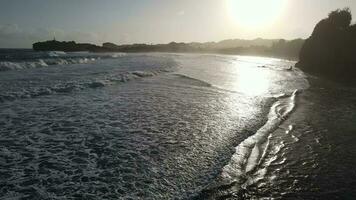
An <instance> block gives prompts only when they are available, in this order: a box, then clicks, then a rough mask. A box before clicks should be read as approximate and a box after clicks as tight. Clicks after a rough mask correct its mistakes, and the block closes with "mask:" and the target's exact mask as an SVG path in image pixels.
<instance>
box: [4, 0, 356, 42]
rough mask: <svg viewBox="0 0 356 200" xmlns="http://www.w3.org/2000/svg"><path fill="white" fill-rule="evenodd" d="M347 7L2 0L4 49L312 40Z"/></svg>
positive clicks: (265, 0) (195, 0) (284, 0)
mask: <svg viewBox="0 0 356 200" xmlns="http://www.w3.org/2000/svg"><path fill="white" fill-rule="evenodd" d="M344 7H349V8H350V9H351V11H352V14H353V16H356V0H0V48H30V47H31V45H32V43H34V42H36V41H44V40H49V39H53V37H54V36H55V37H56V39H57V40H74V41H77V42H89V43H95V44H99V45H100V44H102V43H103V42H113V43H116V44H132V43H148V44H151V43H153V44H157V43H168V42H171V41H176V42H208V41H220V40H224V39H235V38H240V39H254V38H258V37H261V38H269V39H277V38H284V39H294V38H307V37H308V36H309V35H310V34H311V32H312V31H313V28H314V26H315V24H316V23H317V22H318V21H320V20H321V19H322V18H325V17H327V15H328V13H329V12H330V11H332V10H335V9H337V8H344ZM355 19H356V17H355Z"/></svg>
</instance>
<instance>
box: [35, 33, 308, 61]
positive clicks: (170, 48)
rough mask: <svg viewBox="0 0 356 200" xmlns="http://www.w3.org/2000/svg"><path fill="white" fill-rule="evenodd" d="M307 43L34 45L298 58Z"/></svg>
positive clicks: (40, 47) (44, 48) (37, 46)
mask: <svg viewBox="0 0 356 200" xmlns="http://www.w3.org/2000/svg"><path fill="white" fill-rule="evenodd" d="M303 43H304V40H303V39H295V40H290V41H288V40H283V39H281V40H279V39H262V38H257V39H254V40H241V39H230V40H223V41H220V42H205V43H199V42H191V43H183V42H180V43H178V42H170V43H168V44H125V45H116V44H114V43H110V42H106V43H103V45H102V46H97V45H93V44H85V43H84V44H81V43H75V42H74V41H70V42H60V41H56V40H51V41H45V42H37V43H34V44H33V49H34V50H36V51H65V52H68V51H69V52H71V51H72V52H73V51H91V52H190V53H223V54H239V55H256V56H272V57H282V58H287V59H297V58H298V55H299V51H300V49H301V47H302V45H303Z"/></svg>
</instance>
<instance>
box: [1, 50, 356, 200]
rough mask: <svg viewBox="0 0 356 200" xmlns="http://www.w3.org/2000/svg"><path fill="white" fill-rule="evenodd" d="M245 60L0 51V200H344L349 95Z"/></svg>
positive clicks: (354, 107)
mask: <svg viewBox="0 0 356 200" xmlns="http://www.w3.org/2000/svg"><path fill="white" fill-rule="evenodd" d="M294 64H295V62H293V61H287V60H281V59H274V58H262V57H251V56H228V55H212V54H168V53H145V54H123V53H89V52H78V53H64V52H33V51H31V50H1V51H0V199H21V198H24V199H26V198H27V199H327V198H330V199H338V198H339V199H352V198H353V197H354V195H355V193H356V190H355V187H354V184H355V180H356V171H355V168H354V166H356V165H355V164H356V159H354V158H355V156H356V146H355V145H354V144H356V136H355V133H356V124H355V122H356V114H355V113H356V112H355V111H356V103H355V102H356V90H355V88H352V87H345V86H342V85H338V84H336V83H332V82H328V81H325V80H321V79H318V78H315V77H311V76H309V75H307V74H304V73H302V72H301V71H300V70H299V69H297V68H293V67H291V66H293V65H294Z"/></svg>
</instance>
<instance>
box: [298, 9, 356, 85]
mask: <svg viewBox="0 0 356 200" xmlns="http://www.w3.org/2000/svg"><path fill="white" fill-rule="evenodd" d="M351 20H352V16H351V12H350V10H349V9H348V8H346V9H343V10H335V11H333V12H331V13H330V14H329V16H328V17H327V18H325V19H323V20H321V21H320V22H319V23H318V24H317V25H316V26H315V28H314V31H313V33H312V35H311V36H310V37H309V38H308V39H307V40H306V41H305V43H304V45H303V47H302V49H301V51H300V53H299V62H298V63H297V65H296V66H297V67H298V68H300V69H302V70H303V71H305V72H307V73H310V74H314V75H317V76H323V77H327V78H330V79H333V80H337V81H341V82H345V83H356V25H351Z"/></svg>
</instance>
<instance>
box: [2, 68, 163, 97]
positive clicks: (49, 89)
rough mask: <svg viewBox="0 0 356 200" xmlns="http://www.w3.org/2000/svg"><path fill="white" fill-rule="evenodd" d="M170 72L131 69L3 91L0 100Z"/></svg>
mask: <svg viewBox="0 0 356 200" xmlns="http://www.w3.org/2000/svg"><path fill="white" fill-rule="evenodd" d="M164 72H170V70H169V69H159V70H151V71H131V72H124V73H120V74H112V75H108V76H106V77H103V78H99V79H93V80H87V81H69V82H63V83H58V84H55V85H54V86H47V87H35V88H31V89H23V90H21V91H20V92H7V93H6V92H5V93H3V94H0V102H6V101H14V100H17V99H25V98H35V97H39V96H44V95H51V94H61V93H70V92H74V91H80V90H83V89H95V88H102V87H105V86H108V85H113V84H115V83H125V82H128V81H131V80H134V79H139V78H144V77H151V76H155V75H158V74H160V73H164Z"/></svg>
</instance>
